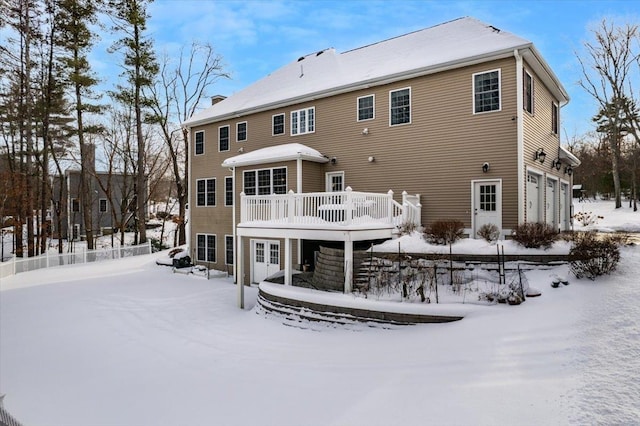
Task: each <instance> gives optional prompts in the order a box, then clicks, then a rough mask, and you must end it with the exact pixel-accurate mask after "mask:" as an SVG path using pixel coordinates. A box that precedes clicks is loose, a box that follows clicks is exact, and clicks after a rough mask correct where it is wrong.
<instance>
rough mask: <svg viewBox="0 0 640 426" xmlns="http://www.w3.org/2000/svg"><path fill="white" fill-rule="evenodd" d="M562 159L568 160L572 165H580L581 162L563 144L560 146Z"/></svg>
mask: <svg viewBox="0 0 640 426" xmlns="http://www.w3.org/2000/svg"><path fill="white" fill-rule="evenodd" d="M558 156H559V157H560V159H561V160H567V161H568V162H569V164H570V165H571V167H578V166H579V165H580V164H581V161H580V160H579V159H578V157H576V156H575V155H573V154H572V153H571V151H569V150H568V149H566V148H565V147H563V146H560V152H559V154H558Z"/></svg>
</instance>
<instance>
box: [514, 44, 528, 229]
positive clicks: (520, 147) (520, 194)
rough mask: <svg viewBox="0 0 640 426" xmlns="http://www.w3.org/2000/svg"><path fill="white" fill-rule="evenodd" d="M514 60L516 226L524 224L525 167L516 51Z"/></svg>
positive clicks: (520, 69)
mask: <svg viewBox="0 0 640 426" xmlns="http://www.w3.org/2000/svg"><path fill="white" fill-rule="evenodd" d="M513 56H514V57H515V58H516V99H517V102H516V123H517V124H516V125H517V126H518V127H517V139H518V141H517V144H518V224H520V223H523V222H524V211H525V199H524V195H525V178H524V175H525V165H524V116H523V113H522V111H523V108H524V94H523V93H522V87H523V83H524V82H523V77H522V73H523V71H524V67H523V65H522V56H520V52H518V49H515V50H514V51H513Z"/></svg>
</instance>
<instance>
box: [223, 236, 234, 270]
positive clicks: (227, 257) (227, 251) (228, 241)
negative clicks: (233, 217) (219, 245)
mask: <svg viewBox="0 0 640 426" xmlns="http://www.w3.org/2000/svg"><path fill="white" fill-rule="evenodd" d="M224 263H225V264H226V265H233V235H225V236H224Z"/></svg>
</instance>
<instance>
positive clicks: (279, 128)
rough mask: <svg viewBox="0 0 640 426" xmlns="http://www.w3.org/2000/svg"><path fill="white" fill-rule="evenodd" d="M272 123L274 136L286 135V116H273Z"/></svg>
mask: <svg viewBox="0 0 640 426" xmlns="http://www.w3.org/2000/svg"><path fill="white" fill-rule="evenodd" d="M271 123H272V126H271V128H272V135H273V136H276V135H283V134H284V114H276V115H273V116H271Z"/></svg>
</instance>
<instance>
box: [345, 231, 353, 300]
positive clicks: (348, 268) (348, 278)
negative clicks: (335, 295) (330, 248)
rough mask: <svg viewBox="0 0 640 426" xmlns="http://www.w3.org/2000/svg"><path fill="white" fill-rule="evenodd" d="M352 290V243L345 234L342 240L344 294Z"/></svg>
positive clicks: (348, 235)
mask: <svg viewBox="0 0 640 426" xmlns="http://www.w3.org/2000/svg"><path fill="white" fill-rule="evenodd" d="M352 289H353V241H352V240H351V235H350V234H348V233H347V236H346V238H345V240H344V292H345V294H349V293H351V291H352Z"/></svg>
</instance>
